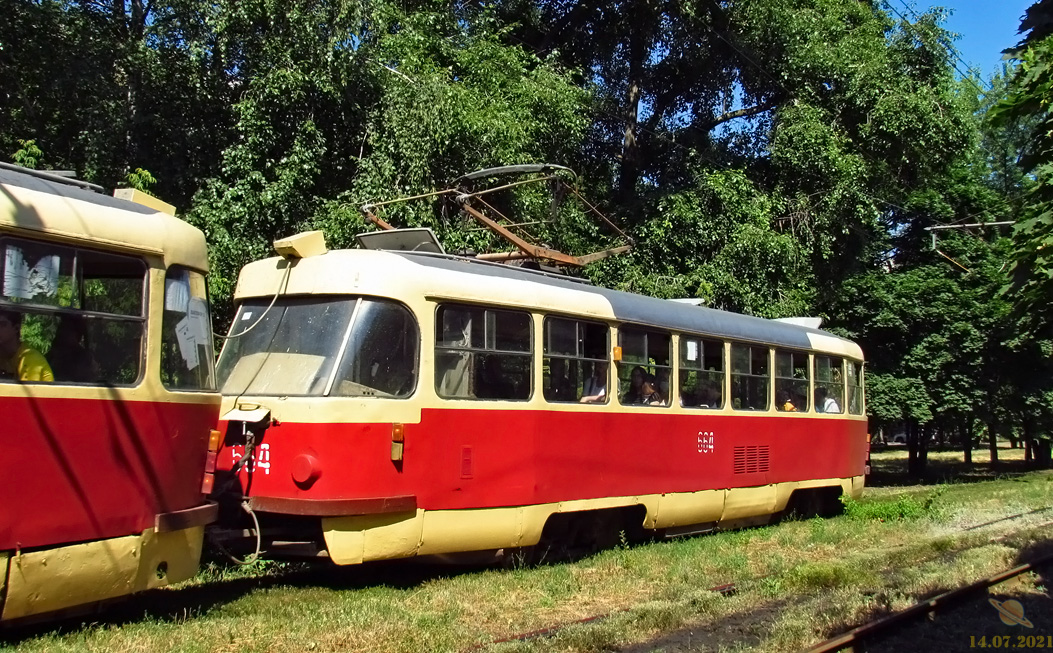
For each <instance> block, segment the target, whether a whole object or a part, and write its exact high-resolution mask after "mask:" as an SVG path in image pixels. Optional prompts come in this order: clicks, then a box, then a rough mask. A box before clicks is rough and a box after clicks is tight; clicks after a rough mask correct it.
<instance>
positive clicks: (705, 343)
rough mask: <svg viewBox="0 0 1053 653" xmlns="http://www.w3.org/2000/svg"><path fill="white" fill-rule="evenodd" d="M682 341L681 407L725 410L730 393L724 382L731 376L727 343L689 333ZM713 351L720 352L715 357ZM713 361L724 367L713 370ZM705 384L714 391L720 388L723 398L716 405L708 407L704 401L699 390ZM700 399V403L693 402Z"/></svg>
mask: <svg viewBox="0 0 1053 653" xmlns="http://www.w3.org/2000/svg"><path fill="white" fill-rule="evenodd" d="M679 339H680V366H679V368H678V369H677V377H678V383H677V387H678V388H679V392H680V405H681V406H683V407H685V408H695V409H700V410H721V409H723V408H724V400H725V398H726V396H725V395H726V394H727V393H725V392H724V381H725V379H726V377H727V370H726V367H727V364H726V361H725V360H724V359H725V352H724V341H723V340H713V339H712V338H703V337H701V336H694V335H685V334H680V338H679ZM692 345H694V346H693V347H692ZM713 350H716V353H715V354H714V353H713ZM692 354H693V355H694V357H695V358H696V359H697V363H693V362H692V360H691V356H692ZM713 362H719V364H720V367H719V368H718V369H713V367H711V366H710V363H713ZM688 383H692V385H691V388H690V389H688ZM703 385H704V386H705V387H708V388H710V389H712V388H713V387H716V389H717V392H718V395H719V396H718V400H717V402H716V405H713V403H712V402H710V403H708V404H707V403H704V402H703V396H702V393H701V392H700V390H699V388H700V387H702V386H703ZM696 398H697V400H698V403H689V402H694V401H695V399H696ZM710 398H712V396H710Z"/></svg>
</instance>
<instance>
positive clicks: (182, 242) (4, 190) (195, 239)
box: [0, 168, 208, 272]
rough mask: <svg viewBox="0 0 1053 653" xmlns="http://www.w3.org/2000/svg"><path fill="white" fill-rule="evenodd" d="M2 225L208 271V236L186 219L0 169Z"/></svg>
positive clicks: (2, 227) (69, 242) (9, 228)
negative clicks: (206, 240)
mask: <svg viewBox="0 0 1053 653" xmlns="http://www.w3.org/2000/svg"><path fill="white" fill-rule="evenodd" d="M0 229H2V230H4V231H7V232H10V233H18V234H19V235H23V236H32V235H33V234H34V232H35V233H36V234H38V235H40V234H46V235H47V236H48V237H49V239H54V240H60V241H63V242H65V243H67V244H76V245H85V246H92V245H94V246H96V247H102V248H105V249H111V250H112V249H118V250H125V251H129V252H137V253H146V254H154V255H157V256H163V257H164V260H165V264H166V265H172V264H179V265H186V266H188V267H191V268H194V269H197V270H201V271H203V272H207V271H208V255H207V253H206V248H205V236H204V234H202V233H201V231H200V230H199V229H197V228H196V227H193V226H191V225H189V224H187V223H186V222H184V221H183V220H181V219H179V218H176V217H173V216H170V215H166V214H164V213H161V212H159V211H156V210H154V209H152V208H149V207H146V206H143V205H141V204H136V203H135V202H130V201H128V200H122V199H118V198H116V197H110V196H108V195H102V194H100V193H95V192H92V191H90V190H87V189H84V188H79V187H77V186H73V185H69V184H63V183H58V182H54V181H50V180H47V179H43V178H39V177H35V176H31V175H28V174H24V173H21V172H17V171H14V170H9V169H3V168H0Z"/></svg>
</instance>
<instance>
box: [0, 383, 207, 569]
mask: <svg viewBox="0 0 1053 653" xmlns="http://www.w3.org/2000/svg"><path fill="white" fill-rule="evenodd" d="M218 412H219V408H218V397H217V403H216V404H212V405H208V404H181V403H171V402H140V401H120V400H92V399H40V398H34V399H25V398H15V397H3V398H0V415H3V420H4V424H3V432H4V433H5V434H6V437H5V438H4V446H3V454H2V455H0V506H2V512H0V550H5V549H16V548H33V547H42V546H51V545H56V544H64V543H70V542H80V541H87V540H97V539H104V538H110V537H120V536H123V535H130V534H133V533H139V532H142V531H143V530H144V529H146V528H149V527H152V526H153V525H154V519H155V516H156V515H158V514H160V513H167V512H175V511H179V510H184V509H187V508H192V507H194V506H199V505H201V504H202V496H201V477H202V474H203V472H204V464H205V454H206V451H207V449H208V435H209V430H210V429H211V428H214V426H215V423H216V417H217V415H218Z"/></svg>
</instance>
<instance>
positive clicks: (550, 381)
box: [543, 317, 610, 404]
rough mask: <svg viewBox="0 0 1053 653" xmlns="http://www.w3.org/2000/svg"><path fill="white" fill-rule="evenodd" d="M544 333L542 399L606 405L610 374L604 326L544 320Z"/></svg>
mask: <svg viewBox="0 0 1053 653" xmlns="http://www.w3.org/2000/svg"><path fill="white" fill-rule="evenodd" d="M544 332H545V346H544V354H545V356H544V363H543V364H544V369H543V377H544V380H543V384H544V386H543V392H544V395H545V400H546V401H550V402H563V401H567V402H570V401H573V402H579V401H580V402H585V403H599V404H605V403H607V400H608V397H607V383H608V376H609V374H610V373H609V369H610V362H609V359H608V355H609V353H608V352H610V329H609V328H608V327H607V325H606V324H597V323H595V322H581V321H578V320H567V319H563V318H556V317H547V318H545V327H544Z"/></svg>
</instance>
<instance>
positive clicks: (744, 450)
mask: <svg viewBox="0 0 1053 653" xmlns="http://www.w3.org/2000/svg"><path fill="white" fill-rule="evenodd" d="M766 471H768V445H766V444H765V445H747V446H744V447H735V473H736V474H756V473H757V472H766Z"/></svg>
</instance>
